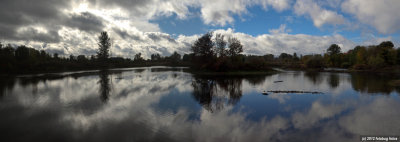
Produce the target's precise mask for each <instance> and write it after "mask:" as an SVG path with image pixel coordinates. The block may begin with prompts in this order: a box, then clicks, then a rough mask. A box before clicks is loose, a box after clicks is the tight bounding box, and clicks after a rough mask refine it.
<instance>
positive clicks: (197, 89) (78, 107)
mask: <svg viewBox="0 0 400 142" xmlns="http://www.w3.org/2000/svg"><path fill="white" fill-rule="evenodd" d="M396 78H398V77H397V76H393V75H391V76H389V75H374V74H365V73H351V74H350V73H319V72H303V71H282V72H279V73H276V74H271V75H252V76H212V75H208V76H200V75H193V74H190V73H187V72H185V68H172V67H142V68H126V69H114V70H93V71H82V72H65V73H55V74H38V75H24V76H17V77H2V78H1V81H0V126H1V127H0V134H1V137H0V141H118V142H123V141H185V142H186V141H199V142H203V141H218V142H220V141H285V142H286V141H359V140H360V136H361V135H362V136H364V135H367V136H368V135H373V136H398V135H399V134H400V97H399V92H400V88H398V87H392V86H390V85H388V82H389V81H390V80H392V79H396ZM293 90H294V91H316V92H321V93H271V92H270V93H268V95H266V94H262V92H263V91H293Z"/></svg>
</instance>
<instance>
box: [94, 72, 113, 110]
mask: <svg viewBox="0 0 400 142" xmlns="http://www.w3.org/2000/svg"><path fill="white" fill-rule="evenodd" d="M108 75H109V72H108V70H101V71H100V72H99V78H100V80H99V81H98V82H97V83H98V84H100V86H99V87H100V88H99V94H100V99H101V101H103V102H107V100H108V99H109V96H110V91H111V87H110V86H111V84H110V78H109V77H108Z"/></svg>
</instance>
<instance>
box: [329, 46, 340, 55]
mask: <svg viewBox="0 0 400 142" xmlns="http://www.w3.org/2000/svg"><path fill="white" fill-rule="evenodd" d="M340 52H341V49H340V47H339V45H337V44H332V45H331V46H329V48H328V54H329V55H336V54H339V53H340Z"/></svg>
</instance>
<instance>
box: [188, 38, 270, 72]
mask: <svg viewBox="0 0 400 142" xmlns="http://www.w3.org/2000/svg"><path fill="white" fill-rule="evenodd" d="M191 50H192V51H193V53H192V54H190V55H184V56H183V58H184V59H183V60H184V61H187V60H189V61H191V62H192V63H193V67H195V68H198V69H206V70H212V71H232V70H262V69H267V68H268V69H269V67H268V66H266V62H265V61H264V60H263V59H262V57H258V56H245V55H242V54H241V53H242V52H243V45H242V44H241V43H240V41H239V40H238V39H237V38H235V37H229V38H227V41H226V40H225V36H223V35H221V34H216V35H215V38H214V40H212V33H210V32H209V33H206V34H204V35H203V36H201V37H200V38H199V39H197V40H196V41H195V43H194V44H193V46H192V47H191Z"/></svg>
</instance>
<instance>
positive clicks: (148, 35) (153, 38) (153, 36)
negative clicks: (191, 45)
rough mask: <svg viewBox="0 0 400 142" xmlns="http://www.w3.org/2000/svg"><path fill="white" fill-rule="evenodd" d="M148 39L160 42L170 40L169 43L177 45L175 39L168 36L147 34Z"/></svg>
mask: <svg viewBox="0 0 400 142" xmlns="http://www.w3.org/2000/svg"><path fill="white" fill-rule="evenodd" d="M147 37H148V38H150V39H151V40H153V41H155V42H158V41H160V40H162V39H165V40H168V41H169V42H172V43H176V41H175V39H173V38H172V37H171V36H169V35H167V34H160V33H147Z"/></svg>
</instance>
